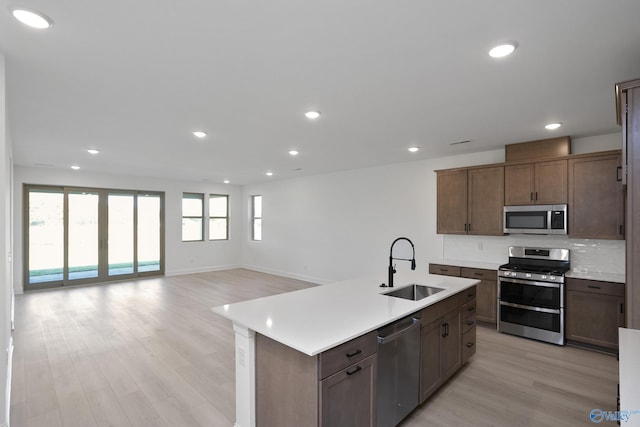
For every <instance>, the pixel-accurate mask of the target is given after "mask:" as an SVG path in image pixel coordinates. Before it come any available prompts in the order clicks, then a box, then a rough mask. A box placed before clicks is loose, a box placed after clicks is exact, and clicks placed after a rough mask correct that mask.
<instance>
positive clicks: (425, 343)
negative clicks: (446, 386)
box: [420, 319, 444, 403]
mask: <svg viewBox="0 0 640 427" xmlns="http://www.w3.org/2000/svg"><path fill="white" fill-rule="evenodd" d="M442 335H444V327H443V325H442V319H438V320H435V321H433V322H431V323H428V324H427V325H424V326H423V327H422V329H421V338H420V349H421V350H420V403H422V402H424V401H425V400H427V398H428V397H429V396H431V395H432V394H433V392H435V391H436V390H437V389H438V387H439V386H440V384H442V370H441V369H440V354H441V348H440V344H441V342H442V341H441V340H442V339H443V337H442Z"/></svg>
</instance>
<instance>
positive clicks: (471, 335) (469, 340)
mask: <svg viewBox="0 0 640 427" xmlns="http://www.w3.org/2000/svg"><path fill="white" fill-rule="evenodd" d="M475 352H476V328H475V327H474V328H471V329H469V330H468V331H467V332H465V333H464V334H462V363H464V362H466V361H467V360H469V358H470V357H471V356H472V355H474V354H475Z"/></svg>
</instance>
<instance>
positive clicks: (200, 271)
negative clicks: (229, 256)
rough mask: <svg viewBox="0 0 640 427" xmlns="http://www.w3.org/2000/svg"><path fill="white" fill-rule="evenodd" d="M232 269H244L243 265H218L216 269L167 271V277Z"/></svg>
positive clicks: (202, 268) (201, 268)
mask: <svg viewBox="0 0 640 427" xmlns="http://www.w3.org/2000/svg"><path fill="white" fill-rule="evenodd" d="M232 268H243V267H242V266H241V265H237V264H230V265H218V266H215V267H200V268H186V269H182V270H171V271H165V273H164V275H165V276H181V275H183V274H194V273H206V272H208V271H220V270H230V269H232Z"/></svg>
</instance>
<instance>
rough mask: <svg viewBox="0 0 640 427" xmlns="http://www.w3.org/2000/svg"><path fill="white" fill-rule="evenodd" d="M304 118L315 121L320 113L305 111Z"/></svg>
mask: <svg viewBox="0 0 640 427" xmlns="http://www.w3.org/2000/svg"><path fill="white" fill-rule="evenodd" d="M304 116H305V117H306V118H307V119H311V120H315V119H317V118H318V117H320V111H307V112H306V113H304Z"/></svg>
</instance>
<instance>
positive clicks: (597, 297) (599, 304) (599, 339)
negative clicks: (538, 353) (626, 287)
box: [566, 291, 624, 349]
mask: <svg viewBox="0 0 640 427" xmlns="http://www.w3.org/2000/svg"><path fill="white" fill-rule="evenodd" d="M566 310H567V312H566V316H567V329H566V335H567V339H569V340H574V341H579V342H583V343H587V344H592V345H597V346H600V347H607V348H611V349H617V348H618V327H620V326H623V325H624V297H620V296H617V295H605V294H597V293H591V292H579V291H567V308H566Z"/></svg>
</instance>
